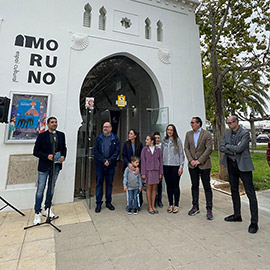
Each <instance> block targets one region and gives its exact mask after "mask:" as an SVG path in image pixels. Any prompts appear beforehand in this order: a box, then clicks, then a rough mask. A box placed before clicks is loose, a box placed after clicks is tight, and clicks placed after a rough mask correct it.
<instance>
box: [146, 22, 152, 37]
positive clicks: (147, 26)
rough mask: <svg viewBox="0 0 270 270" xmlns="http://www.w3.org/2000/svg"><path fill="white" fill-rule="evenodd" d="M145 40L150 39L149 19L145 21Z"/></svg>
mask: <svg viewBox="0 0 270 270" xmlns="http://www.w3.org/2000/svg"><path fill="white" fill-rule="evenodd" d="M145 38H146V39H151V21H150V19H149V18H146V20H145Z"/></svg>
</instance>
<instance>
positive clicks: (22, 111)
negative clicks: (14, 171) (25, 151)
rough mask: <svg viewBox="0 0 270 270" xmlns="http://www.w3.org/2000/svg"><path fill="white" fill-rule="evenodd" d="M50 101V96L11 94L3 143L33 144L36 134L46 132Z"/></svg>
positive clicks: (23, 93)
mask: <svg viewBox="0 0 270 270" xmlns="http://www.w3.org/2000/svg"><path fill="white" fill-rule="evenodd" d="M50 99H51V95H50V94H39V93H38V94H36V93H25V92H22V93H20V92H11V108H10V116H9V124H8V125H7V128H6V137H5V142H6V143H33V142H35V140H36V138H37V136H38V134H39V133H42V132H44V131H46V119H47V115H48V114H49V109H50Z"/></svg>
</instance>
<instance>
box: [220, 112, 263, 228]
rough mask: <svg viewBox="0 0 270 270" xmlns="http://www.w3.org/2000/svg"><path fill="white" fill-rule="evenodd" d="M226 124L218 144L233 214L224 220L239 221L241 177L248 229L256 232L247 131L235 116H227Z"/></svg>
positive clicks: (254, 198) (256, 210)
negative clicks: (226, 171)
mask: <svg viewBox="0 0 270 270" xmlns="http://www.w3.org/2000/svg"><path fill="white" fill-rule="evenodd" d="M227 124H228V126H229V128H230V130H229V131H227V132H226V133H225V136H224V139H223V141H222V143H221V145H220V152H222V153H224V154H225V155H224V158H223V161H222V164H223V165H224V166H225V167H227V169H228V174H229V181H230V185H231V193H232V201H233V209H234V214H233V215H230V216H228V217H225V219H224V220H225V221H234V222H237V221H239V222H241V221H242V217H241V203H240V195H239V177H240V178H241V180H242V182H243V184H244V187H245V191H246V194H247V196H248V199H249V205H250V213H251V224H250V225H249V228H248V231H249V232H250V233H256V232H257V231H258V228H259V227H258V203H257V198H256V193H255V189H254V185H253V177H252V171H254V167H253V164H252V160H251V156H250V152H249V142H250V135H249V132H248V131H247V130H245V129H243V128H242V127H240V126H239V122H238V118H237V116H235V115H233V116H230V117H228V119H227Z"/></svg>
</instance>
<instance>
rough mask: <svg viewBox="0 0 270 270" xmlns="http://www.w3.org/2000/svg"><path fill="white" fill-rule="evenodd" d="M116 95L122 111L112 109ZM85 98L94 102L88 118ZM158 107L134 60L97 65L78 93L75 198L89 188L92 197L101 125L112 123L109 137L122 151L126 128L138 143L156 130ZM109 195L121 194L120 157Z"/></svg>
mask: <svg viewBox="0 0 270 270" xmlns="http://www.w3.org/2000/svg"><path fill="white" fill-rule="evenodd" d="M118 95H124V96H125V97H126V101H127V105H126V107H125V108H119V107H118V106H117V105H116V100H117V97H118ZM86 97H94V99H95V106H94V110H92V111H91V113H90V115H89V114H88V113H87V110H86V109H85V98H86ZM159 107H160V104H159V98H158V94H157V89H156V87H155V84H154V82H153V80H152V79H151V77H150V76H149V74H148V73H147V72H146V71H145V70H144V69H143V68H142V67H141V66H140V65H139V64H137V63H136V62H135V61H134V60H132V59H130V58H128V57H126V56H114V57H110V58H107V59H105V60H103V61H101V62H99V63H98V64H96V65H95V66H94V67H93V68H92V69H91V70H90V71H89V73H88V74H87V76H86V77H85V79H84V81H83V84H82V88H81V93H80V112H81V115H82V119H83V122H82V126H81V127H80V128H79V131H78V143H77V163H76V181H75V195H78V194H84V193H85V191H86V192H87V193H88V189H89V185H90V190H91V194H92V195H94V194H95V189H94V188H95V170H94V164H93V163H94V162H93V153H92V152H93V151H92V150H93V144H94V140H95V138H96V136H98V135H99V134H100V133H101V130H102V129H101V127H102V124H103V123H104V122H105V121H110V122H111V123H112V126H113V133H114V134H116V135H117V136H118V137H119V140H120V142H121V150H122V146H123V143H124V141H126V140H127V135H128V130H129V129H130V128H133V129H135V130H137V131H139V132H140V137H141V141H142V142H144V138H145V136H146V135H148V134H151V133H152V132H153V131H155V130H158V129H159V125H157V123H158V118H159V110H158V109H157V108H159ZM154 129H155V130H154ZM162 129H163V127H162ZM160 131H162V130H160ZM89 180H90V181H89ZM113 192H114V193H119V192H123V187H122V158H121V155H120V157H119V161H118V165H117V168H116V174H115V178H114V187H113Z"/></svg>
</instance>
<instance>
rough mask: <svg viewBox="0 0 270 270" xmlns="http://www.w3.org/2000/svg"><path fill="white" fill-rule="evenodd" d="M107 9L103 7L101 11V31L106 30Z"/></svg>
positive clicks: (99, 25) (99, 26)
mask: <svg viewBox="0 0 270 270" xmlns="http://www.w3.org/2000/svg"><path fill="white" fill-rule="evenodd" d="M106 13H107V11H106V9H105V8H104V7H102V8H101V9H100V10H99V24H98V28H99V29H100V30H105V25H106Z"/></svg>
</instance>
